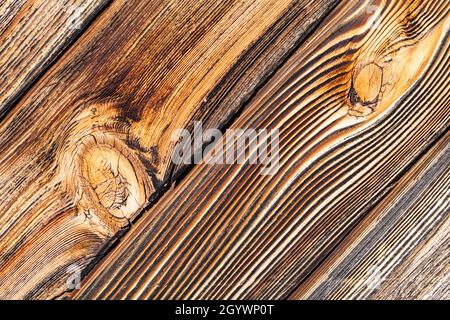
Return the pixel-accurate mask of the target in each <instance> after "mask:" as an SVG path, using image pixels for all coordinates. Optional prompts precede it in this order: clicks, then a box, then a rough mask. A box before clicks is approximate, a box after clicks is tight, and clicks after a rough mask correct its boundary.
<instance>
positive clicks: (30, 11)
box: [0, 0, 110, 119]
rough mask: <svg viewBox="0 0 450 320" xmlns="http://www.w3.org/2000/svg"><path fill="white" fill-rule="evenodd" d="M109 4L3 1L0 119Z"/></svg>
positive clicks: (0, 10) (68, 0) (94, 1)
mask: <svg viewBox="0 0 450 320" xmlns="http://www.w3.org/2000/svg"><path fill="white" fill-rule="evenodd" d="M109 2H110V0H87V1H81V0H2V1H0V119H2V118H4V116H5V115H6V113H7V112H8V110H9V109H11V108H12V106H13V104H14V102H15V101H17V99H19V98H20V97H21V96H22V95H23V94H24V93H25V92H26V91H27V89H28V88H29V87H30V86H31V84H32V83H33V82H34V81H35V80H36V79H37V78H38V77H39V76H40V75H41V74H42V73H43V72H44V71H45V70H46V69H47V68H48V66H49V65H50V64H51V63H52V62H53V61H55V59H56V58H57V57H58V56H59V55H60V53H61V52H62V51H64V49H65V48H66V47H68V46H69V45H70V44H71V43H72V42H73V41H74V40H75V38H76V37H77V35H78V34H80V33H81V32H83V30H84V29H85V28H86V26H87V25H89V23H90V21H91V20H92V19H94V18H95V17H96V16H97V14H98V13H99V11H100V10H101V9H102V8H104V7H105V6H106V5H107V4H108V3H109Z"/></svg>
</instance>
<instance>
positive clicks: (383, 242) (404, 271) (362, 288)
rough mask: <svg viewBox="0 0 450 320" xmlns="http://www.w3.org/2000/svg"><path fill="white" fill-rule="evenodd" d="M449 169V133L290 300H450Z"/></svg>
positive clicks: (403, 178)
mask: <svg viewBox="0 0 450 320" xmlns="http://www.w3.org/2000/svg"><path fill="white" fill-rule="evenodd" d="M449 166H450V135H449V134H448V133H447V134H446V135H445V136H444V137H443V138H442V139H440V140H439V141H438V143H437V144H436V145H435V146H433V148H432V149H431V150H430V151H429V152H427V154H426V155H425V156H424V157H422V158H421V159H420V161H419V162H418V163H416V164H415V165H414V167H413V168H412V169H411V170H410V171H409V172H408V173H407V174H406V175H404V176H403V177H402V178H401V179H400V180H399V181H398V183H397V184H396V186H395V188H394V189H393V190H392V191H391V192H389V194H388V196H387V197H386V198H385V199H383V201H381V202H380V203H379V204H378V205H377V206H376V208H375V209H374V210H372V212H371V213H370V214H369V215H368V216H367V217H365V218H364V220H363V221H361V223H360V224H359V225H358V226H357V228H355V230H354V231H352V232H351V233H350V234H349V235H348V236H347V237H346V239H345V241H343V242H342V243H341V244H340V245H339V247H338V248H336V250H334V252H333V254H332V255H331V256H330V257H329V258H327V259H326V261H325V262H324V263H322V264H321V265H320V267H319V268H318V269H317V270H316V271H315V272H314V273H313V274H312V275H311V276H310V277H309V278H308V279H307V281H306V282H305V283H303V284H302V285H301V286H300V287H299V288H298V290H297V291H296V292H295V293H294V294H293V295H292V296H291V297H290V298H291V299H449V298H450V291H449V290H450V282H449V276H450V269H449V268H450V232H449V231H450V229H449V228H450V171H449Z"/></svg>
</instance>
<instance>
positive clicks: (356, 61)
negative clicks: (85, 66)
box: [73, 0, 450, 299]
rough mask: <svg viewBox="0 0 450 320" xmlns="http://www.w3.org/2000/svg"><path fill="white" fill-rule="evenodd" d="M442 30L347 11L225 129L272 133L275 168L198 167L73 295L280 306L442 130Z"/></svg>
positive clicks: (383, 6) (414, 13)
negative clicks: (276, 139) (275, 302)
mask: <svg viewBox="0 0 450 320" xmlns="http://www.w3.org/2000/svg"><path fill="white" fill-rule="evenodd" d="M374 3H375V5H376V10H373V8H374V7H373V5H374ZM377 17H378V18H377ZM377 22H379V23H377ZM449 23H450V16H449V1H448V0H440V1H431V0H429V1H381V0H379V1H375V2H374V1H350V0H349V1H342V2H341V4H340V5H339V6H338V7H337V8H336V9H335V10H334V11H333V13H332V14H331V15H330V16H328V17H327V19H326V21H325V22H324V23H323V24H322V25H321V26H320V27H319V28H318V29H317V30H316V32H315V33H314V34H313V35H312V36H311V38H309V39H308V41H307V42H306V43H305V44H303V45H302V46H301V47H300V48H299V49H298V50H297V51H296V52H295V53H294V54H293V56H292V57H291V58H290V59H289V61H288V62H287V63H286V64H285V65H284V66H283V67H282V68H281V69H280V70H279V71H278V72H277V73H276V75H275V76H274V77H273V78H272V79H271V80H270V81H269V82H268V84H267V85H266V86H264V87H263V88H262V89H261V90H260V91H259V92H258V94H257V96H256V97H255V98H254V99H252V101H251V102H250V104H249V105H248V106H247V107H246V109H245V111H244V112H243V114H242V115H241V116H240V117H238V119H236V121H235V122H234V123H233V125H232V126H231V128H241V129H246V128H269V129H273V128H278V129H279V130H280V170H279V171H278V172H277V173H276V174H275V175H273V176H263V175H261V174H260V169H261V166H259V165H248V164H243V165H233V166H228V165H215V166H209V165H205V164H203V165H199V166H197V167H195V168H194V169H193V170H192V171H191V172H190V173H189V174H188V175H187V176H186V177H185V178H184V179H183V180H181V182H180V184H179V185H178V186H177V187H176V188H175V189H174V190H173V191H171V192H170V193H168V194H166V195H165V196H164V197H162V199H161V200H160V201H159V202H158V203H157V204H156V205H154V206H153V208H152V209H151V210H149V211H148V212H146V213H145V214H144V216H143V217H142V218H141V219H140V220H138V222H137V223H136V224H135V225H134V226H133V228H132V229H131V231H129V232H128V233H127V234H126V235H125V236H124V238H123V239H122V241H121V242H120V243H119V244H118V246H117V247H116V248H114V250H113V251H112V252H111V254H110V255H108V256H107V258H106V259H104V260H103V261H102V262H101V263H100V264H99V265H97V266H96V268H95V270H94V272H93V273H92V274H91V275H90V276H89V277H88V279H87V281H86V282H85V283H84V285H83V287H82V289H81V291H78V292H76V293H75V294H74V296H73V297H74V298H80V299H93V298H99V299H160V298H164V299H165V298H169V299H175V298H177V299H179V298H196V299H212V298H237V299H240V298H256V299H260V298H286V297H288V296H289V294H290V293H291V292H292V290H294V289H295V288H296V287H297V285H298V284H299V283H300V282H301V281H302V280H303V279H305V278H306V277H307V276H308V275H309V274H310V272H311V271H312V270H314V269H315V268H316V266H317V265H318V264H319V263H320V262H321V261H322V260H323V259H324V258H325V257H326V256H327V255H328V254H329V253H330V252H331V251H332V249H333V248H334V247H335V246H336V245H337V244H338V243H339V242H340V241H341V240H342V238H343V237H344V236H345V235H346V234H347V233H348V231H349V230H351V229H352V228H353V227H354V226H355V225H356V224H357V223H358V222H359V221H360V220H361V219H362V218H363V217H364V216H365V215H366V214H367V213H368V212H369V211H370V209H371V208H373V207H374V205H375V204H376V203H377V202H378V200H379V199H380V197H382V196H383V195H384V194H385V193H386V192H387V190H388V188H390V186H391V185H392V184H393V183H394V182H395V181H396V179H397V178H398V177H399V176H401V175H402V174H403V173H404V172H405V171H406V170H407V168H408V167H409V165H410V164H411V163H412V162H414V161H415V160H416V158H417V157H418V156H419V155H420V154H421V152H422V150H424V149H426V148H427V147H429V146H430V145H431V144H433V143H434V141H435V139H436V137H437V136H439V135H440V134H442V133H443V132H444V131H445V130H446V129H447V128H448V126H449V119H450V118H449V115H450V112H449V111H450V92H449V78H448V71H449V68H448V67H449V48H450V47H449V44H450V42H449ZM224 139H226V138H224ZM227 151H228V152H229V151H230V150H225V152H227ZM250 151H251V152H250V154H246V157H247V158H248V157H249V156H250V155H251V154H252V153H254V152H256V147H254V148H253V149H251V150H250Z"/></svg>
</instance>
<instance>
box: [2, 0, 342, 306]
mask: <svg viewBox="0 0 450 320" xmlns="http://www.w3.org/2000/svg"><path fill="white" fill-rule="evenodd" d="M335 3H336V1H334V0H321V1H315V2H314V3H310V2H309V1H307V0H301V1H296V0H281V1H280V0H260V1H237V0H227V1H208V0H201V1H198V0H182V1H180V0H176V1H175V0H173V1H170V0H164V1H150V0H149V1H142V0H134V1H130V0H128V1H126V0H117V1H114V2H113V3H112V4H111V5H110V6H109V7H108V8H107V10H105V12H104V13H103V14H102V15H101V16H100V17H99V18H98V19H96V20H95V21H94V23H93V25H92V26H91V27H90V28H89V30H88V31H87V32H86V33H85V34H83V36H82V37H81V38H80V39H79V41H78V42H77V43H76V44H75V45H74V46H73V47H72V48H71V49H70V50H69V52H68V53H67V54H66V55H65V56H64V57H63V58H62V59H61V60H59V61H58V63H57V64H56V65H55V66H53V67H52V68H51V70H49V72H48V74H46V75H45V77H43V78H42V79H41V80H40V81H39V82H38V83H37V84H36V86H34V87H33V89H32V90H31V91H30V92H29V93H28V94H27V95H26V97H24V99H23V100H22V101H21V103H20V104H19V105H18V106H17V107H16V108H15V109H14V110H13V111H12V112H11V113H10V114H8V116H7V118H6V119H5V120H4V121H3V123H1V125H0V194H1V199H0V212H2V214H1V216H0V252H1V253H0V265H1V266H2V268H1V270H0V298H24V297H25V298H52V297H55V296H57V295H60V294H62V293H63V292H64V291H66V290H67V289H69V288H70V287H71V286H72V285H73V284H74V283H75V282H77V279H78V278H79V277H80V276H82V275H80V272H86V268H89V266H90V265H91V263H95V261H96V260H97V259H99V257H100V256H101V254H102V252H103V251H104V250H106V248H108V246H110V245H111V244H112V243H113V242H114V241H115V239H116V238H117V237H118V236H120V234H121V233H122V232H123V231H124V230H125V229H126V228H128V226H129V224H130V222H131V221H132V220H133V219H134V218H135V217H136V216H138V215H139V213H140V211H142V210H143V208H144V207H145V206H147V205H148V204H149V203H150V202H151V199H152V197H155V196H156V195H157V194H158V193H159V192H161V190H162V189H163V186H164V184H165V183H166V182H167V181H169V180H170V177H171V174H172V173H173V174H174V175H176V174H177V171H176V170H179V169H180V168H176V170H175V169H174V165H172V163H171V161H170V156H171V153H172V149H173V146H174V144H175V142H172V141H171V136H172V133H173V131H174V130H176V129H178V128H180V127H187V126H189V125H190V124H191V123H192V121H193V120H197V119H198V120H200V119H202V120H203V121H204V122H205V123H208V124H209V125H211V126H221V125H222V124H223V123H224V122H225V121H227V119H228V118H229V117H231V116H232V115H233V114H234V113H235V111H236V110H238V109H239V107H240V106H241V105H242V104H243V103H244V101H245V100H246V99H248V97H249V96H251V95H252V94H253V91H254V90H255V88H256V87H258V86H259V85H260V84H261V83H262V82H263V81H264V79H266V78H267V77H268V75H270V74H271V73H273V71H274V70H275V69H276V68H277V67H278V65H279V64H280V63H281V62H282V61H283V59H285V57H286V56H287V55H288V54H289V52H290V51H291V50H292V48H294V47H295V46H296V45H297V44H298V43H299V42H300V41H302V39H303V38H304V37H305V35H307V34H308V32H309V30H310V29H311V28H313V27H314V26H315V24H316V23H317V20H318V19H320V18H321V17H322V16H323V15H325V14H326V13H327V12H328V11H329V10H330V9H331V7H332V6H333V5H334V4H335Z"/></svg>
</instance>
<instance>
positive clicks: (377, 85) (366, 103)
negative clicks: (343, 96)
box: [349, 62, 383, 117]
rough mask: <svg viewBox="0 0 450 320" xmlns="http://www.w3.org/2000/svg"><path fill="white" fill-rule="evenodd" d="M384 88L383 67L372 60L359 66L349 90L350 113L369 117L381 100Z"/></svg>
mask: <svg viewBox="0 0 450 320" xmlns="http://www.w3.org/2000/svg"><path fill="white" fill-rule="evenodd" d="M382 88H383V68H382V67H380V66H379V65H377V64H376V63H373V62H371V63H368V64H365V65H364V66H362V67H360V68H357V69H356V70H355V72H354V74H353V79H352V86H351V88H350V91H349V100H350V107H349V114H350V115H351V116H355V117H367V116H368V115H370V114H371V113H373V112H374V111H375V108H376V106H377V104H378V102H379V101H380V98H381V95H382Z"/></svg>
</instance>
